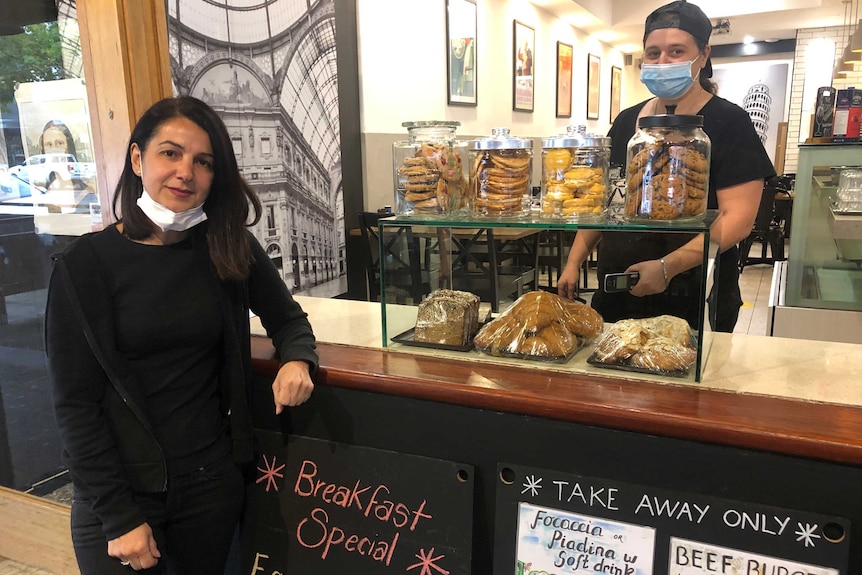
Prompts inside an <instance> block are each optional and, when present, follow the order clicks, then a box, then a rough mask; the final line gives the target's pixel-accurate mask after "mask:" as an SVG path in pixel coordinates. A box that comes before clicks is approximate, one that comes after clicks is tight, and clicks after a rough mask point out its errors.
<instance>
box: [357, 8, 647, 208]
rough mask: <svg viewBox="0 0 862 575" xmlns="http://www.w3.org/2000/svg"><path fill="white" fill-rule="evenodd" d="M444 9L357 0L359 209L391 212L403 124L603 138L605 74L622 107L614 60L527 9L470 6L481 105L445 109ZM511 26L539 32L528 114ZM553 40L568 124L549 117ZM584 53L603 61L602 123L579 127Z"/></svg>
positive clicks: (463, 134)
mask: <svg viewBox="0 0 862 575" xmlns="http://www.w3.org/2000/svg"><path fill="white" fill-rule="evenodd" d="M445 6H446V3H445V0H433V1H431V0H357V27H358V36H359V75H360V78H359V83H360V88H359V89H360V111H361V115H362V118H361V130H362V135H363V172H364V173H363V178H364V187H365V207H366V209H376V208H377V207H380V206H383V205H386V204H392V203H393V195H392V194H393V184H392V166H391V161H392V160H391V157H392V154H391V142H392V141H394V140H396V139H406V136H407V132H406V130H405V128H403V127H402V126H401V123H402V122H405V121H415V120H457V121H459V122H461V126H460V128H458V132H457V134H458V136H459V137H460V138H475V137H482V136H486V135H490V133H491V129H492V128H494V127H497V126H508V127H509V128H511V131H512V134H513V135H515V136H523V137H532V138H542V137H548V136H552V135H557V134H560V133H562V132H564V131H565V128H566V126H568V125H569V124H585V125H587V127H588V130H589V131H591V132H594V133H598V134H605V133H607V130H608V129H609V128H610V118H609V116H610V83H611V66H618V67H620V68H623V70H624V72H623V83H622V91H621V94H622V107H623V108H625V107H626V103H627V99H626V97H627V91H628V87H629V85H630V82H629V80H630V75H629V73H628V70H630V69H631V68H633V67H634V66H627V67H624V66H623V55H622V54H621V53H620V52H618V51H616V50H613V49H612V48H611V47H610V46H608V45H606V44H603V43H601V42H599V41H598V40H596V39H594V38H591V37H588V36H587V35H586V34H584V33H583V32H581V31H579V30H576V29H574V28H572V27H571V26H569V25H568V24H566V23H564V22H562V21H560V20H558V19H557V18H556V17H554V16H553V15H551V14H549V13H547V12H544V11H542V10H540V9H538V8H537V7H536V6H534V5H533V4H531V3H530V2H528V1H527V0H477V8H478V27H477V35H478V38H477V97H478V105H477V106H475V107H464V106H449V105H447V98H446V91H447V86H446V54H447V52H446V28H445V26H446V15H445ZM513 20H518V21H520V22H523V23H524V24H527V25H528V26H531V27H533V28H534V29H535V32H536V43H535V52H534V55H533V61H534V67H535V82H534V84H535V92H534V106H533V112H532V113H530V112H515V111H513V110H512V68H513V48H512V34H513V24H512V22H513ZM557 41H561V42H565V43H566V44H570V45H572V46H573V54H574V55H573V63H572V68H573V70H572V74H573V79H572V86H573V88H572V92H573V103H572V117H571V118H557V117H556V70H557V66H556V57H557V56H556V54H557ZM589 53H592V54H595V55H598V56H599V57H600V58H601V99H600V108H599V119H598V120H591V121H587V120H586V107H587V103H586V102H587V56H588V54H589ZM635 78H636V76H635ZM384 148H385V149H384Z"/></svg>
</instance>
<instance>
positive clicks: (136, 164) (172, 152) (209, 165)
mask: <svg viewBox="0 0 862 575" xmlns="http://www.w3.org/2000/svg"><path fill="white" fill-rule="evenodd" d="M131 156H132V158H131V159H132V168H133V169H134V171H135V173H136V174H138V175H139V176H141V180H142V181H143V184H144V189H145V190H146V191H147V193H149V194H150V197H152V198H153V200H155V201H156V202H158V203H160V204H161V205H163V206H164V207H166V208H168V209H169V210H171V211H172V212H176V213H179V212H183V211H185V210H189V209H192V208H196V207H198V206H200V205H202V204H203V203H204V201H206V199H207V196H208V195H209V193H210V186H211V185H212V181H213V161H214V158H213V152H212V145H211V144H210V138H209V135H207V133H206V132H205V131H204V130H203V128H201V127H200V126H198V125H197V124H195V123H194V122H192V121H191V120H189V119H188V118H182V117H179V118H173V119H170V120H168V121H166V122H165V123H164V124H162V125H161V126H159V128H158V129H157V130H156V131H155V133H154V134H153V137H152V138H151V139H150V141H149V143H148V144H147V149H146V150H144V151H141V149H140V148H139V147H138V145H137V144H132V147H131Z"/></svg>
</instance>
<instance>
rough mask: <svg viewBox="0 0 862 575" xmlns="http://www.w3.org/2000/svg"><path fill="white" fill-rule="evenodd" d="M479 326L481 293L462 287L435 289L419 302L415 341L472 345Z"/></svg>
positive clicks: (443, 344)
mask: <svg viewBox="0 0 862 575" xmlns="http://www.w3.org/2000/svg"><path fill="white" fill-rule="evenodd" d="M478 329H479V296H477V295H475V294H472V293H470V292H466V291H459V290H448V289H441V290H435V291H433V292H431V293H430V294H429V295H428V297H427V298H425V299H424V300H423V301H422V303H420V304H419V310H418V311H417V314H416V327H415V328H414V332H413V341H414V342H417V343H420V342H421V343H428V344H437V345H440V346H455V347H458V348H460V347H462V346H468V347H469V346H470V344H471V342H472V339H473V336H474V335H475V334H476V331H477V330H478Z"/></svg>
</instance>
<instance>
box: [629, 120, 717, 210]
mask: <svg viewBox="0 0 862 575" xmlns="http://www.w3.org/2000/svg"><path fill="white" fill-rule="evenodd" d="M710 150H711V143H710V141H709V137H708V136H707V135H706V133H705V132H704V131H703V116H677V115H672V114H670V115H660V116H645V117H643V118H640V119H639V120H638V131H637V132H636V133H635V135H634V136H632V139H631V140H629V143H628V149H627V152H626V159H627V162H626V166H627V167H626V202H625V218H626V219H627V220H631V221H640V222H649V221H654V222H657V223H668V222H679V223H687V222H693V221H698V220H702V219H703V217H704V215H705V213H706V202H707V195H708V192H709V165H710Z"/></svg>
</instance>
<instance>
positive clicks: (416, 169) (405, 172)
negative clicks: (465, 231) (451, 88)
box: [392, 121, 469, 215]
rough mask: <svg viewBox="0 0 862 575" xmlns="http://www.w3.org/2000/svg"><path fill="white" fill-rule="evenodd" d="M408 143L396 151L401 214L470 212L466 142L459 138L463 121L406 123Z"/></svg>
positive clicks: (396, 145) (398, 210)
mask: <svg viewBox="0 0 862 575" xmlns="http://www.w3.org/2000/svg"><path fill="white" fill-rule="evenodd" d="M402 125H403V126H405V127H406V128H407V133H408V137H409V139H408V140H404V141H400V142H395V143H394V144H393V148H392V158H393V167H394V175H395V211H396V213H397V214H398V215H411V214H418V215H438V214H452V213H457V212H459V211H464V212H466V211H467V209H468V207H469V197H468V192H469V186H468V185H467V174H466V171H465V170H464V158H465V157H466V143H465V142H462V141H458V140H456V139H455V129H456V128H457V126H459V125H460V122H455V121H421V122H404V123H403V124H402Z"/></svg>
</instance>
